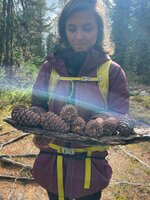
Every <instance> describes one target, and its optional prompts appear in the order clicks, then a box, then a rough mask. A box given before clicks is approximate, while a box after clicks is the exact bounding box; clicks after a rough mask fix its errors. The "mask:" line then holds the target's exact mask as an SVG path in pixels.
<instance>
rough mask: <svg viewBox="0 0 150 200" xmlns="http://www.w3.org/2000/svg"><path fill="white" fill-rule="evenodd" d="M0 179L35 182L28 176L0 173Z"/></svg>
mask: <svg viewBox="0 0 150 200" xmlns="http://www.w3.org/2000/svg"><path fill="white" fill-rule="evenodd" d="M0 180H10V181H14V180H17V181H30V182H35V179H34V178H29V177H16V176H6V175H0Z"/></svg>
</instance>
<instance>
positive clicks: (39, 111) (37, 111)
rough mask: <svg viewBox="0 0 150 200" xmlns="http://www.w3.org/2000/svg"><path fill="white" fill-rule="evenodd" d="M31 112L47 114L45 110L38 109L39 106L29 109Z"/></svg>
mask: <svg viewBox="0 0 150 200" xmlns="http://www.w3.org/2000/svg"><path fill="white" fill-rule="evenodd" d="M29 110H32V111H33V112H35V113H37V114H39V115H42V114H43V113H45V112H44V110H42V109H40V108H39V107H37V106H31V107H30V108H29Z"/></svg>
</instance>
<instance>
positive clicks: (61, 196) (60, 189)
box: [57, 155, 64, 200]
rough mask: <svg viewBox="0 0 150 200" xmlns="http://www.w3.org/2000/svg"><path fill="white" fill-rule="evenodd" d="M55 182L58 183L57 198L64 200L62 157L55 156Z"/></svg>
mask: <svg viewBox="0 0 150 200" xmlns="http://www.w3.org/2000/svg"><path fill="white" fill-rule="evenodd" d="M57 184H58V194H59V195H58V198H59V200H64V184H63V157H62V156H60V155H58V156H57Z"/></svg>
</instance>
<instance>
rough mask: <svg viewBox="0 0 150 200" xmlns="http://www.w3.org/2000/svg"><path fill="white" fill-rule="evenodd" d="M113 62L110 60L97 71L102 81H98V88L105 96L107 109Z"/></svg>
mask: <svg viewBox="0 0 150 200" xmlns="http://www.w3.org/2000/svg"><path fill="white" fill-rule="evenodd" d="M111 62H112V61H111V60H108V61H107V62H105V63H103V64H102V65H101V66H100V67H99V68H98V69H97V77H98V78H99V79H100V81H98V86H99V89H100V91H101V94H102V96H103V99H104V102H105V107H106V108H107V95H108V91H109V68H110V65H111Z"/></svg>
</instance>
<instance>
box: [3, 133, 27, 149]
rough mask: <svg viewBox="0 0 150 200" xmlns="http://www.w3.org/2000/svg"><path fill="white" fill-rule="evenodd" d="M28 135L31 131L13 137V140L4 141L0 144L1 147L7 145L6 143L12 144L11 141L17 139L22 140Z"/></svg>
mask: <svg viewBox="0 0 150 200" xmlns="http://www.w3.org/2000/svg"><path fill="white" fill-rule="evenodd" d="M28 135H30V133H25V134H23V135H21V136H19V137H16V138H13V139H11V140H9V141H7V142H4V143H2V144H1V145H0V149H2V148H3V147H4V146H6V145H8V144H11V143H13V142H16V141H18V140H21V139H22V138H24V137H26V136H28Z"/></svg>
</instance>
